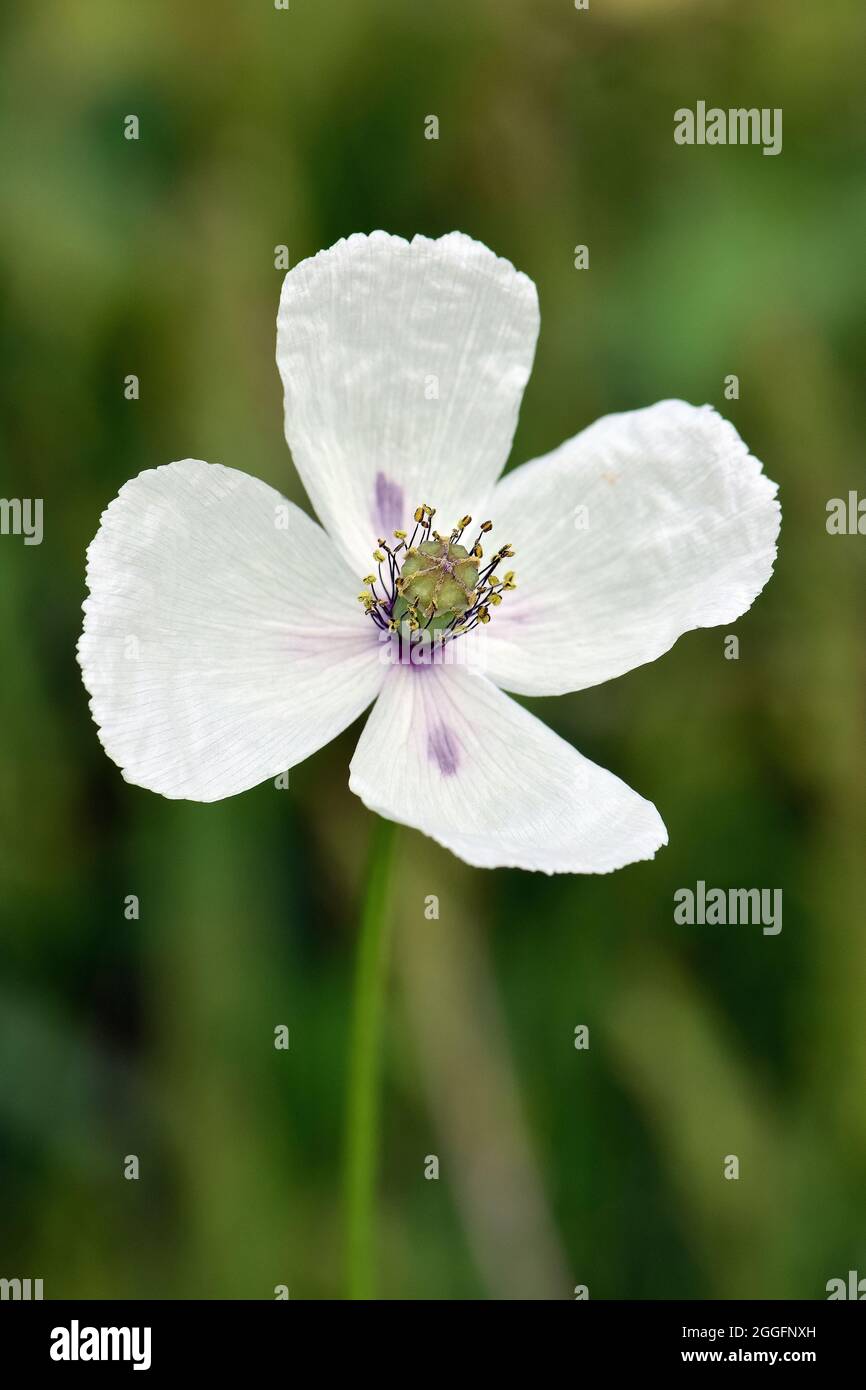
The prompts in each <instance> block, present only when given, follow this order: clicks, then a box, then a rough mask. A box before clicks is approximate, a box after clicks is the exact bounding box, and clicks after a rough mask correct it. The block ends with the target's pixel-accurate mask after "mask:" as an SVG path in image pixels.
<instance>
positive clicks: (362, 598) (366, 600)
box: [358, 594, 370, 603]
mask: <svg viewBox="0 0 866 1390" xmlns="http://www.w3.org/2000/svg"><path fill="white" fill-rule="evenodd" d="M358 602H359V603H369V602H370V595H369V594H359V595H358Z"/></svg>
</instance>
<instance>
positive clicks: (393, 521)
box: [373, 472, 403, 535]
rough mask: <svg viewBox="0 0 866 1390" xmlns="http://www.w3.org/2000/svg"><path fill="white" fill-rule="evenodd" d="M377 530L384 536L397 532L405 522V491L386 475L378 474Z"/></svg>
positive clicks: (374, 516)
mask: <svg viewBox="0 0 866 1390" xmlns="http://www.w3.org/2000/svg"><path fill="white" fill-rule="evenodd" d="M373 520H374V522H375V525H376V530H377V531H378V532H379V533H380V534H381V535H384V534H385V533H386V532H388V531H396V530H397V529H398V528H399V526H400V523H401V521H402V520H403V489H402V488H401V487H400V485H399V483H393V482H392V481H391V479H390V478H386V477H385V474H384V473H381V472H379V473H377V474H376V501H375V507H374V511H373Z"/></svg>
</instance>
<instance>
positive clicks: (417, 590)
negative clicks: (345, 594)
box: [358, 502, 517, 641]
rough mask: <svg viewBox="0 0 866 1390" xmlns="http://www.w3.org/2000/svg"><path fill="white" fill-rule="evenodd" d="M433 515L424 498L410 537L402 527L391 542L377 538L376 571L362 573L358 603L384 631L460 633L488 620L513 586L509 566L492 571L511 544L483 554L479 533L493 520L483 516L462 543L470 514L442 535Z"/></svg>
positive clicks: (487, 529) (446, 636)
mask: <svg viewBox="0 0 866 1390" xmlns="http://www.w3.org/2000/svg"><path fill="white" fill-rule="evenodd" d="M435 515H436V508H435V507H429V506H428V505H427V503H426V502H423V503H422V504H421V506H420V507H418V508H417V509H416V511H415V529H414V531H413V532H412V535H411V537H410V536H409V534H408V532H406V531H395V532H394V534H393V540H391V541H387V540H385V539H384V538H383V537H381V536H380V537H379V548H378V549H377V550H374V551H373V559H374V561H375V562H376V572H375V573H373V574H368V575H366V576H365V578H364V581H363V582H364V584H365V585H367V586H368V587H367V588H366V589H365V591H364V593H362V594H359V595H358V602H359V603H362V604H363V605H364V608H365V609H366V612H367V614H368V615H369V617H371V618H372V619H373V622H374V623H375V624H376V626H377V627H378V628H380V629H381V630H382V631H383V632H399V631H401V629H403V628H408V629H409V632H410V634H411V633H414V632H419V631H422V630H426V631H428V632H430V633H431V635H435V636H436V637H437V638H438V640H439V641H448V640H449V639H451V638H453V637H460V636H462V635H463V633H466V632H472V630H473V629H474V628H476V627H477V626H478V625H479V623H480V624H482V625H483V624H486V623H489V622H490V618H491V609H492V608H497V607H498V606H499V604H500V603H501V602H502V597H503V594H505V593H506V592H507V591H508V590H509V589H514V588H516V587H517V586H516V584H515V582H514V571H513V570H508V571H507V572H506V573H505V574H504V575H503V577H502V578H500V577H499V575H498V574H496V567H497V565H499V564H501V562H502V561H503V560H505V559H507V558H508V557H510V556H512V555H513V554H514V551H513V550H512V548H511V546H510V545H503V546H502V547H501V549H499V550H497V552H496V554H495V555H493V556H491V557H489V558H485V555H484V549H483V547H482V544H481V538H482V536H486V535H487V534H488V533H489V532H490V531H492V530H493V523H492V521H483V522H482V523H481V527H480V529H479V532H478V535H477V536H476V538H475V540H474V542H473V543H472V545H471V546H466V545H464V544H463V533H464V531H465V530H466V528H467V526H469V525H471V523H472V517H471V516H464V517H463V518H462V519H461V520H460V521H458V522H457V525H456V526H455V527H454V529H453V530H452V531H451V533H450V535H448V536H444V535H441V534H440V533H439V532H438V531H434V530H433V518H434V516H435Z"/></svg>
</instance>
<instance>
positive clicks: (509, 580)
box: [505, 570, 514, 584]
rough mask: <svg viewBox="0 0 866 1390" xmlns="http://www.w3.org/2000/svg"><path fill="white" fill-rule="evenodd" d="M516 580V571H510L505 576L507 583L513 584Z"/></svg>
mask: <svg viewBox="0 0 866 1390" xmlns="http://www.w3.org/2000/svg"><path fill="white" fill-rule="evenodd" d="M513 580H514V570H508V571H507V572H506V575H505V583H506V584H511V583H512V582H513Z"/></svg>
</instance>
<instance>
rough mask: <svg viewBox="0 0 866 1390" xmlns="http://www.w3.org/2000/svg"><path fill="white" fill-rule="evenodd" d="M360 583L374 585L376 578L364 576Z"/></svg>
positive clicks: (370, 575)
mask: <svg viewBox="0 0 866 1390" xmlns="http://www.w3.org/2000/svg"><path fill="white" fill-rule="evenodd" d="M361 582H362V583H363V584H375V583H376V576H375V574H365V575H364V578H363V580H362V581H361Z"/></svg>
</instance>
